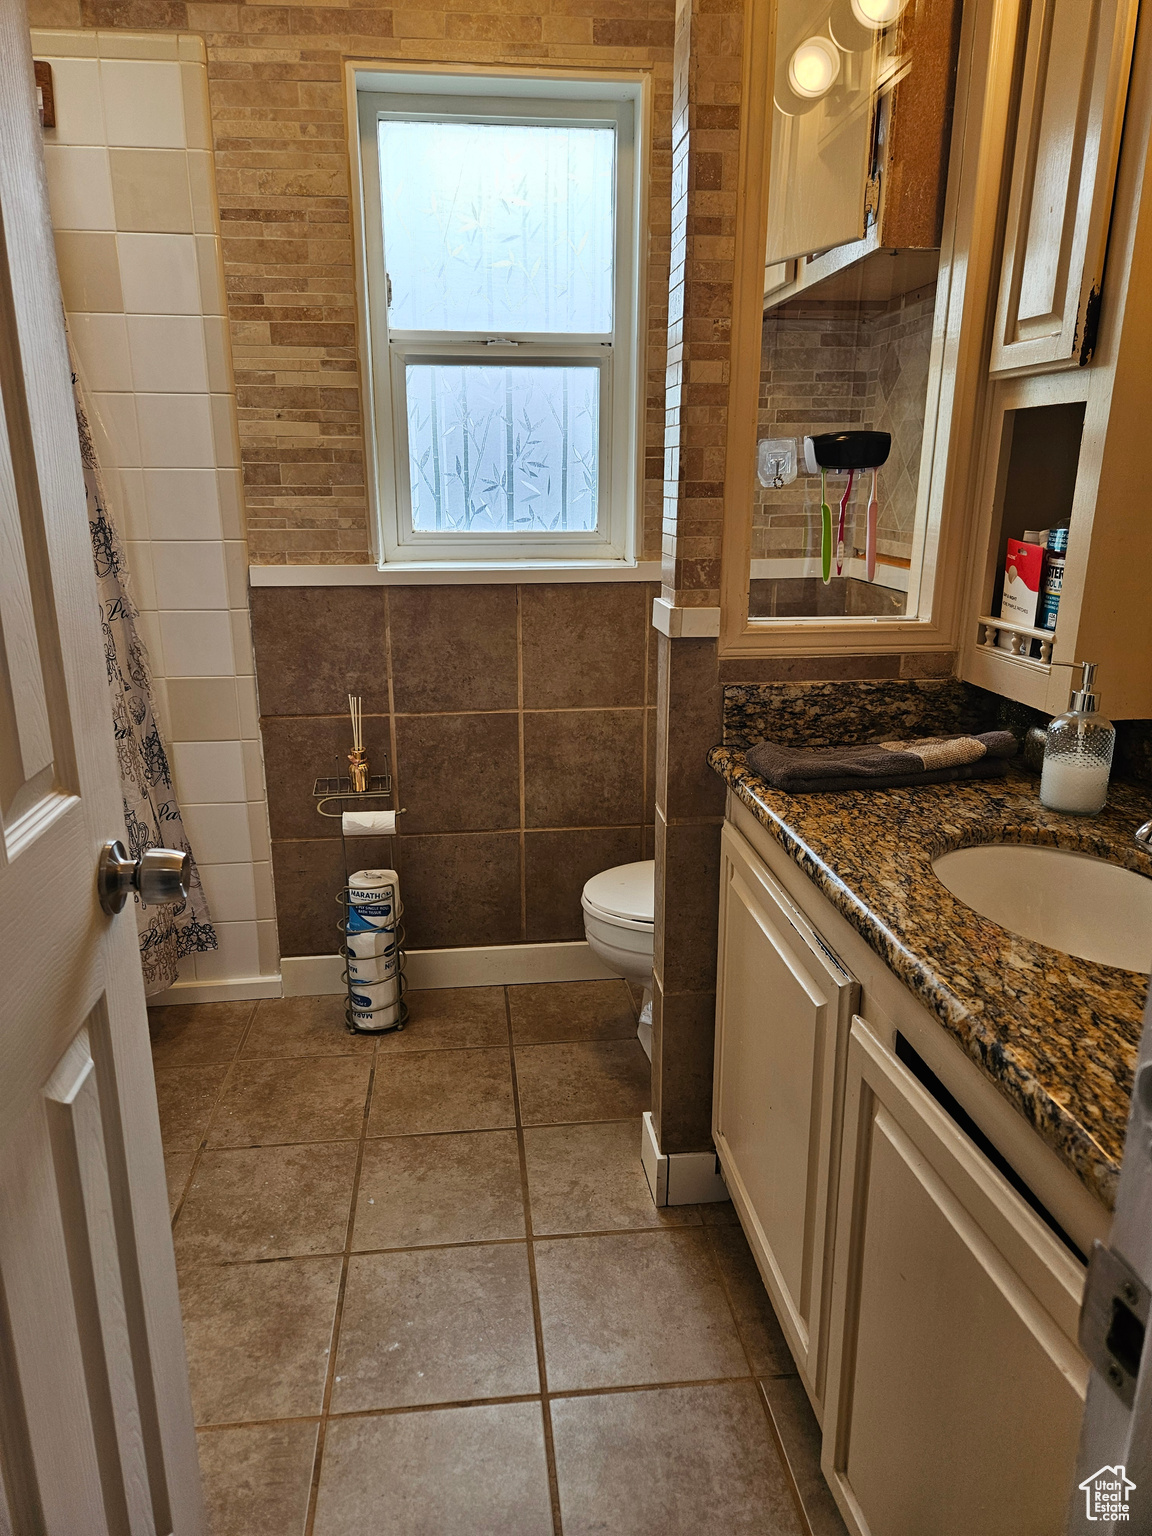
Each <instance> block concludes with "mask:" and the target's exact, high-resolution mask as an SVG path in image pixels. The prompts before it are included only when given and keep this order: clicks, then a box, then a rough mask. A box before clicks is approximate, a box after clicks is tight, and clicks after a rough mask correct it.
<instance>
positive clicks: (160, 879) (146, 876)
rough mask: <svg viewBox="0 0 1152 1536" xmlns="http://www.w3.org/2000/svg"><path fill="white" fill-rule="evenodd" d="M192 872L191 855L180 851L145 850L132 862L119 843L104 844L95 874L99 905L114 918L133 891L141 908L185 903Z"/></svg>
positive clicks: (179, 849)
mask: <svg viewBox="0 0 1152 1536" xmlns="http://www.w3.org/2000/svg"><path fill="white" fill-rule="evenodd" d="M191 872H192V855H191V854H189V853H185V852H184V850H183V849H182V848H146V849H145V850H144V852H143V854H141V856H140V858H138V859H132V858H129V857H128V854H127V852H126V850H125V848H124V844H123V843H121V842H112V843H105V844H104V846H103V848H101V850H100V863H99V865H98V866H97V871H96V891H97V894H98V895H99V897H100V905H101V906H102V907H103V908H104V910H105V912H107V913H108V915H109V917H115V915H116V913H117V912H119V911H120V910H121V909H122V908H123V906H124V903H125V902H126V901H127V900H128V897H129V895H130V894H131V893H132V892H133V891H134V892H135V893H136V895H138V896H139V898H140V902H141V905H142V906H145V907H160V906H163V905H164V904H165V903H166V902H170V901H185V900H187V897H188V880H189V877H190V875H191Z"/></svg>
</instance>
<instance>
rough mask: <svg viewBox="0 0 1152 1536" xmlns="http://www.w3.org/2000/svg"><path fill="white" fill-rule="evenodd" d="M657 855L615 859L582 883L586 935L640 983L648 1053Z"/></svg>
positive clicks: (620, 972) (611, 963) (614, 966)
mask: <svg viewBox="0 0 1152 1536" xmlns="http://www.w3.org/2000/svg"><path fill="white" fill-rule="evenodd" d="M655 882H656V861H655V860H654V859H642V860H640V862H639V863H636V864H618V865H617V866H616V868H615V869H604V870H601V872H600V873H599V874H598V875H593V876H592V878H591V880H589V881H588V883H587V884H586V885H585V887H584V893H583V895H582V896H581V898H580V905H581V906H582V907H583V908H584V936H585V938H586V939H587V940H588V947H589V948H590V949H591V950H592V952H593V954H595V955H598V956H599V958H600V959H601V960H603V962H604V964H605V965H606V966H608V967H609V968H610V969H611V970H613V971H615V972H616V974H617V976H623V977H624V979H625V980H626V981H632V982H635V983H636V985H637V986H641V987H643V988H644V1006H643V1007H642V1009H641V1010H640V1023H639V1025H638V1026H637V1029H636V1034H637V1037H638V1039H639V1041H640V1044H641V1045H642V1046H643V1047H644V1049H645V1051H647V1053H648V1056H649V1058H651V1055H652V931H653V917H654V913H655V904H656V891H655Z"/></svg>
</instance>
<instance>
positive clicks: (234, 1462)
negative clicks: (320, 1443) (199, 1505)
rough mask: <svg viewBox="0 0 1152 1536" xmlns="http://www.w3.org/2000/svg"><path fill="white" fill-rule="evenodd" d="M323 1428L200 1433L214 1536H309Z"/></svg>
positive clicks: (257, 1427)
mask: <svg viewBox="0 0 1152 1536" xmlns="http://www.w3.org/2000/svg"><path fill="white" fill-rule="evenodd" d="M318 1427H319V1426H318V1425H317V1424H316V1422H315V1421H312V1422H308V1421H305V1422H303V1423H296V1424H241V1425H237V1426H236V1427H234V1428H228V1429H202V1430H200V1432H199V1433H198V1434H197V1436H196V1442H197V1449H198V1450H199V1452H200V1474H201V1476H202V1478H203V1480H204V1501H205V1503H206V1505H207V1507H208V1526H209V1529H210V1530H211V1532H212V1536H304V1527H305V1524H306V1522H307V1519H308V1501H309V1499H310V1497H311V1494H312V1464H313V1460H314V1458H315V1455H316V1431H317V1429H318Z"/></svg>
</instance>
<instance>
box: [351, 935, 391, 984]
mask: <svg viewBox="0 0 1152 1536" xmlns="http://www.w3.org/2000/svg"><path fill="white" fill-rule="evenodd" d="M377 932H379V933H380V936H381V937H383V936H384V935H383V932H381V930H377ZM348 937H349V938H350V939H351V938H355V937H356V935H355V934H349V936H348ZM391 938H392V943H391V944H390V945H389V946H388V948H387V949H381V950H380V951H379V952H378V953H375V954H364V955H358V954H355V953H354V952H353V950H352V946H351V944H350V945H349V946H348V951H349V952H348V975H349V977H350V978H351V980H352V981H353V983H360V982H374V981H384V980H385V979H386V978H387V977H389V976H395V974H396V969H397V952H396V938H395V935H391Z"/></svg>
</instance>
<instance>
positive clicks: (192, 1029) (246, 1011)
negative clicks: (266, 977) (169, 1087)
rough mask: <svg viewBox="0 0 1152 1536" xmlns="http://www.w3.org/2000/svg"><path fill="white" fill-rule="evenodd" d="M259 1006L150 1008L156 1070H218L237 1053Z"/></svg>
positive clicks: (191, 1005) (149, 1014)
mask: <svg viewBox="0 0 1152 1536" xmlns="http://www.w3.org/2000/svg"><path fill="white" fill-rule="evenodd" d="M255 1007H256V1004H255V1003H177V1004H175V1005H173V1006H171V1007H167V1008H149V1010H148V1032H149V1034H150V1035H151V1037H152V1065H153V1066H154V1067H215V1066H221V1065H225V1066H226V1065H227V1063H228V1062H230V1061H231V1060H232V1058H233V1056H235V1054H236V1050H237V1047H238V1046H239V1044H240V1040H241V1038H242V1036H243V1034H244V1028H245V1026H246V1025H247V1023H248V1020H249V1019H250V1018H251V1017H252V1013H253V1011H254V1009H255Z"/></svg>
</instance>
